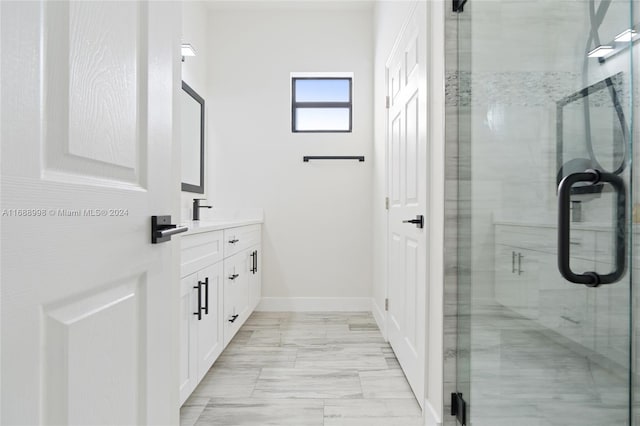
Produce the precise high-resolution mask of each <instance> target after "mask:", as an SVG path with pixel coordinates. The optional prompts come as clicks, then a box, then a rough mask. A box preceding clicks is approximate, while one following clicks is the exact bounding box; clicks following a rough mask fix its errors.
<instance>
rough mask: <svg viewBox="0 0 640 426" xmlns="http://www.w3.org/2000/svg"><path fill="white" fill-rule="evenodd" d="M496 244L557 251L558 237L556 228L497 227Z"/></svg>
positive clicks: (550, 251)
mask: <svg viewBox="0 0 640 426" xmlns="http://www.w3.org/2000/svg"><path fill="white" fill-rule="evenodd" d="M495 238H496V241H495V242H496V244H504V245H507V246H511V247H518V248H525V249H529V250H537V251H542V252H546V253H555V252H556V251H557V244H558V235H557V231H556V229H555V228H546V227H526V226H511V225H496V237H495Z"/></svg>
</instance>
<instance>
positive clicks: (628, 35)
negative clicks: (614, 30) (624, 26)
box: [614, 28, 638, 43]
mask: <svg viewBox="0 0 640 426" xmlns="http://www.w3.org/2000/svg"><path fill="white" fill-rule="evenodd" d="M636 37H638V33H637V32H636V31H634V30H632V29H631V28H629V29H628V30H624V31H623V32H621V33H620V34H618V35H617V36H616V38H615V39H614V40H615V41H616V42H618V43H628V42H630V41H635V39H636Z"/></svg>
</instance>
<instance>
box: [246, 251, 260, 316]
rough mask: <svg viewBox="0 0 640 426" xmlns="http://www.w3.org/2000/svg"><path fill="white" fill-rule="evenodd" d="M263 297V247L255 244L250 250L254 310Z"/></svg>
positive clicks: (250, 290)
mask: <svg viewBox="0 0 640 426" xmlns="http://www.w3.org/2000/svg"><path fill="white" fill-rule="evenodd" d="M261 298H262V248H261V247H260V246H259V245H258V246H253V247H252V248H251V249H250V250H249V301H250V304H249V307H250V308H251V311H253V310H254V309H255V308H256V306H258V303H260V299H261Z"/></svg>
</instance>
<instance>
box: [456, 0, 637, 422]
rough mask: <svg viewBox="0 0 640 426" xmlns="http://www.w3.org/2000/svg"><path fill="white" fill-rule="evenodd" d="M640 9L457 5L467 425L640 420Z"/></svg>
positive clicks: (461, 335)
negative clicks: (639, 162)
mask: <svg viewBox="0 0 640 426" xmlns="http://www.w3.org/2000/svg"><path fill="white" fill-rule="evenodd" d="M639 9H640V2H638V1H630V0H602V1H590V0H570V1H569V0H567V1H558V0H520V1H514V0H469V1H467V2H466V4H465V5H464V10H463V11H462V12H460V13H458V16H457V52H458V55H457V60H458V68H457V69H458V72H457V86H458V87H457V105H458V142H459V148H458V149H459V152H458V155H459V158H458V160H459V161H458V254H457V256H458V268H457V271H458V277H457V278H458V279H457V285H458V295H457V301H458V302H457V304H458V306H457V309H458V311H457V312H458V314H457V315H458V318H457V352H456V353H457V365H456V371H457V378H456V384H457V393H458V394H459V398H456V401H454V402H455V404H457V407H458V412H460V411H463V410H464V411H465V423H466V424H468V425H475V426H485V425H486V426H501V425H509V426H511V425H518V426H527V425H531V426H534V425H535V426H548V425H554V426H572V425H576V426H578V425H580V426H591V425H593V426H603V425H639V426H640V417H638V415H637V414H636V413H637V412H640V410H634V405H637V403H635V399H636V397H635V394H636V392H634V390H635V388H634V387H635V386H636V383H637V382H638V380H637V374H638V368H637V367H638V361H639V360H640V358H639V357H640V355H638V353H639V351H638V350H637V342H638V340H640V339H637V338H636V334H637V328H638V327H637V326H636V325H635V321H634V318H635V317H637V316H638V302H637V300H636V293H637V291H636V289H637V282H636V280H637V278H635V277H637V276H640V269H639V268H640V263H639V262H638V253H640V249H638V248H636V240H640V238H638V237H639V236H640V235H638V229H640V228H639V227H640V225H639V223H640V205H637V204H636V202H637V201H636V200H638V199H640V198H638V197H637V196H636V192H635V188H638V182H637V176H636V174H634V173H633V163H634V161H633V160H634V159H635V156H636V155H637V154H635V153H634V146H633V141H634V140H638V128H637V127H638V126H637V123H638V110H639V109H640V108H638V99H640V96H639V95H638V86H640V80H639V79H638V68H639V67H640V62H639V59H638V58H640V40H639V38H640V37H638V33H640V25H639V24H640V13H639V12H638V11H639ZM629 30H631V31H629ZM625 31H627V33H626V35H624V34H625ZM462 417H463V416H462V415H459V418H460V419H462ZM448 422H449V424H454V417H451V418H450V419H449V420H448Z"/></svg>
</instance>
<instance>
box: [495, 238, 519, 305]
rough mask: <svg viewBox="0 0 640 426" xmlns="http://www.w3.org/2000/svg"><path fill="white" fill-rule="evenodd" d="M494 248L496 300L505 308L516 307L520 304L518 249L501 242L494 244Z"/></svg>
mask: <svg viewBox="0 0 640 426" xmlns="http://www.w3.org/2000/svg"><path fill="white" fill-rule="evenodd" d="M495 250H496V251H495V274H496V275H495V297H496V300H497V301H498V303H500V304H502V305H503V306H505V307H507V308H511V309H517V307H518V306H519V304H520V289H519V288H518V282H517V279H518V257H517V256H518V250H517V249H516V248H513V247H510V246H506V245H502V244H496V245H495Z"/></svg>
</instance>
